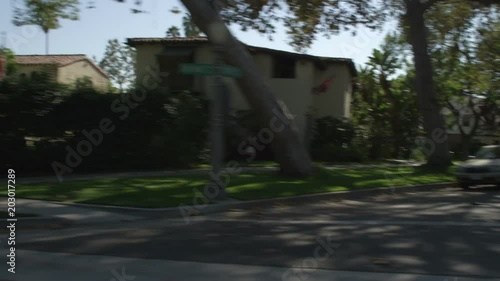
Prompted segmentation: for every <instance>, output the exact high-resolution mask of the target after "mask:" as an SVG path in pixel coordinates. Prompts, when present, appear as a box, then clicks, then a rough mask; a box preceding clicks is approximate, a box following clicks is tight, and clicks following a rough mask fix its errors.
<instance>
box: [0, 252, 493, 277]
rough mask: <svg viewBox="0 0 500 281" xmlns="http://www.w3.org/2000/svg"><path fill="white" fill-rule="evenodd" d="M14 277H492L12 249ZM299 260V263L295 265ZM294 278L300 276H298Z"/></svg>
mask: <svg viewBox="0 0 500 281" xmlns="http://www.w3.org/2000/svg"><path fill="white" fill-rule="evenodd" d="M16 257H17V258H18V259H17V261H16V273H15V274H12V273H9V272H7V268H4V269H2V271H0V279H7V280H13V281H28V280H37V281H67V280H71V281H88V280H105V281H108V280H109V281H132V280H137V281H139V280H140V281H158V280H186V281H190V280H203V281H212V280H213V281H216V280H217V281H220V280H231V281H233V280H238V281H271V280H273V281H295V280H301V279H299V276H302V277H307V279H306V280H318V281H321V280H325V281H326V280H328V281H401V280H404V281H485V280H498V279H482V278H466V277H458V276H431V275H415V274H402V273H375V272H352V271H333V270H322V269H315V268H309V269H298V268H295V269H290V268H283V267H272V266H250V265H239V264H220V263H219V264H215V263H201V262H187V261H173V260H159V259H137V258H123V257H112V256H97V255H74V254H65V253H51V252H39V251H27V250H18V251H17V254H16ZM298 262H300V261H298ZM299 274H300V275H299Z"/></svg>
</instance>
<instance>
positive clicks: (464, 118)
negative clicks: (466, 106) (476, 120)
mask: <svg viewBox="0 0 500 281" xmlns="http://www.w3.org/2000/svg"><path fill="white" fill-rule="evenodd" d="M471 119H472V115H471V114H464V116H462V126H463V127H470V121H471Z"/></svg>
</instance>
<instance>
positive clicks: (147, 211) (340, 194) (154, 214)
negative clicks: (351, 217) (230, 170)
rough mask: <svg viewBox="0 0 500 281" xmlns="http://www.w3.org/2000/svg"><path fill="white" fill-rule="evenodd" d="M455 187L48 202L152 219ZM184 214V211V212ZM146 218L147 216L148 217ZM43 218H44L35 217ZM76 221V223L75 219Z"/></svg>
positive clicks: (451, 183) (437, 185)
mask: <svg viewBox="0 0 500 281" xmlns="http://www.w3.org/2000/svg"><path fill="white" fill-rule="evenodd" d="M453 186H456V183H454V182H444V183H434V184H425V185H406V186H396V187H382V188H370V189H363V190H351V191H337V192H327V193H315V194H307V195H300V196H292V197H279V198H271V199H260V200H251V201H231V202H223V203H218V204H205V205H182V206H178V207H169V208H155V209H151V208H138V207H121V206H106V205H92V204H80V203H68V202H54V201H46V202H51V203H53V204H59V205H66V206H72V207H81V208H92V209H101V210H105V211H116V212H120V213H129V212H130V213H134V215H137V216H145V217H146V218H142V219H141V220H144V219H154V218H182V217H183V213H182V211H181V207H182V208H184V209H185V210H186V211H187V213H188V216H192V215H195V216H198V215H204V214H213V213H220V212H225V211H229V210H231V209H252V208H265V207H273V206H275V205H277V204H278V205H279V204H283V205H300V204H307V203H312V202H318V201H325V200H349V199H359V198H364V197H370V196H379V195H391V194H392V195H396V194H401V193H404V192H416V191H432V190H438V189H443V188H448V187H453ZM184 215H185V214H184ZM148 217H149V218H148ZM36 219H45V218H36ZM47 219H48V220H47V222H48V223H52V222H53V220H54V219H53V218H47ZM61 220H62V221H61V222H59V224H64V223H70V224H71V223H73V222H75V221H73V220H68V219H61ZM75 223H77V222H75Z"/></svg>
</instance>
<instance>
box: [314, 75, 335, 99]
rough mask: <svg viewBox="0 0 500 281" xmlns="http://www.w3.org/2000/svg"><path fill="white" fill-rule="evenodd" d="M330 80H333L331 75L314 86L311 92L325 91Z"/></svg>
mask: <svg viewBox="0 0 500 281" xmlns="http://www.w3.org/2000/svg"><path fill="white" fill-rule="evenodd" d="M332 80H333V77H332V78H330V79H327V80H325V81H323V83H321V84H320V85H319V86H318V87H314V88H313V94H315V95H319V94H321V93H324V92H326V91H327V90H328V88H329V87H330V84H332Z"/></svg>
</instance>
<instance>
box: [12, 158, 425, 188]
mask: <svg viewBox="0 0 500 281" xmlns="http://www.w3.org/2000/svg"><path fill="white" fill-rule="evenodd" d="M420 165H422V163H410V162H405V161H403V162H400V163H395V164H347V165H323V166H322V167H324V168H326V169H345V168H349V169H353V168H354V169H361V168H395V167H416V166H420ZM210 171H211V170H210V169H191V170H164V171H142V172H137V171H135V172H133V171H132V172H121V173H98V174H84V175H65V176H64V177H63V180H64V181H66V180H91V179H102V178H142V177H171V176H185V175H203V174H208V173H209V172H210ZM269 171H276V172H277V171H279V167H241V173H253V172H269ZM16 181H17V182H18V184H27V183H42V182H56V183H57V182H59V180H58V179H57V177H56V175H52V176H42V177H22V176H20V175H19V177H18V178H16Z"/></svg>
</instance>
